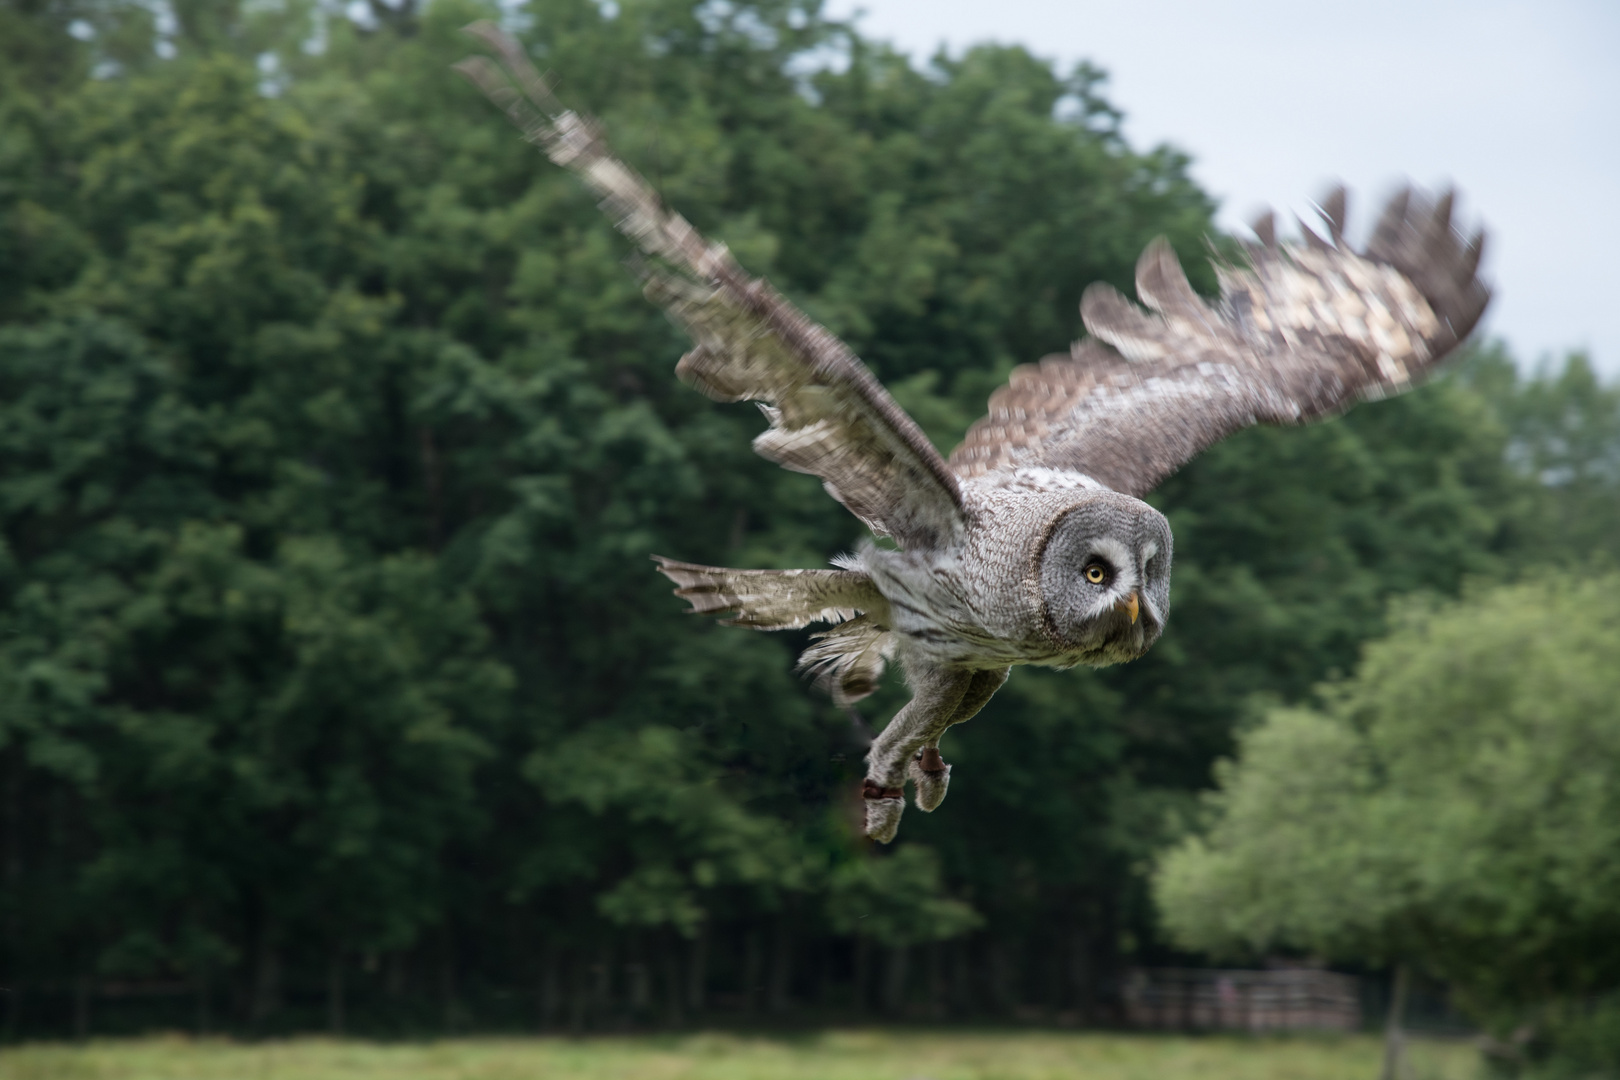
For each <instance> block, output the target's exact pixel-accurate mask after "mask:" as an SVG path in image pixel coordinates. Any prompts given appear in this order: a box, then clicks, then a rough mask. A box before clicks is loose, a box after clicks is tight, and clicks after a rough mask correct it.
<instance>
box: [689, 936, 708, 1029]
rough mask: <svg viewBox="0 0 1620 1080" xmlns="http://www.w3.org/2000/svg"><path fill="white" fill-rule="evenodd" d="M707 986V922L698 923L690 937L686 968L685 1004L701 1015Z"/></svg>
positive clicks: (705, 1002)
mask: <svg viewBox="0 0 1620 1080" xmlns="http://www.w3.org/2000/svg"><path fill="white" fill-rule="evenodd" d="M708 988H709V924H708V923H699V924H698V932H697V937H695V938H693V939H692V960H691V963H690V964H688V965H687V968H686V1004H687V1005H688V1006H690V1007H691V1010H692V1012H694V1013H696V1014H698V1015H700V1016H701V1015H702V1014H703V1009H704V1007H705V1005H707V991H708Z"/></svg>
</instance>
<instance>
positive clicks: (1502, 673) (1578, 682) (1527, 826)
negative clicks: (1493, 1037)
mask: <svg viewBox="0 0 1620 1080" xmlns="http://www.w3.org/2000/svg"><path fill="white" fill-rule="evenodd" d="M1617 650H1620V578H1616V577H1614V576H1613V575H1612V574H1611V575H1596V576H1593V575H1566V576H1563V577H1550V576H1538V577H1535V578H1532V579H1530V580H1527V581H1525V582H1522V583H1519V584H1515V585H1505V586H1497V587H1495V588H1491V589H1482V590H1478V591H1475V592H1474V593H1473V594H1471V595H1470V596H1468V597H1467V598H1466V599H1464V600H1462V601H1457V602H1453V603H1447V604H1440V605H1433V604H1418V603H1412V604H1408V605H1406V606H1405V607H1404V608H1403V609H1402V612H1401V615H1400V618H1399V620H1398V625H1397V629H1396V630H1395V631H1394V632H1393V633H1392V634H1391V635H1390V636H1389V637H1387V638H1385V639H1383V640H1380V641H1378V642H1375V643H1373V644H1371V645H1369V646H1368V647H1367V649H1366V653H1365V657H1364V659H1363V662H1362V664H1361V666H1360V667H1359V669H1358V670H1357V672H1356V674H1355V676H1354V677H1353V678H1351V679H1349V680H1347V681H1346V682H1344V683H1342V684H1339V685H1337V686H1336V687H1334V688H1333V689H1332V690H1331V691H1329V692H1327V693H1326V695H1325V698H1326V705H1325V707H1324V708H1323V709H1321V710H1309V709H1298V708H1296V709H1283V710H1278V711H1275V712H1272V713H1271V714H1270V715H1269V716H1268V717H1267V718H1266V719H1265V721H1264V722H1263V723H1262V724H1261V725H1260V726H1258V727H1256V728H1254V729H1253V730H1252V731H1250V732H1248V733H1247V734H1246V735H1245V736H1244V737H1243V738H1242V740H1241V748H1240V753H1239V755H1238V756H1237V757H1236V758H1235V759H1234V760H1233V761H1232V762H1230V763H1229V764H1227V765H1225V766H1223V767H1222V769H1221V770H1220V771H1219V777H1220V786H1219V789H1218V791H1217V792H1215V793H1214V794H1212V795H1211V796H1210V797H1209V801H1208V804H1207V805H1208V813H1209V822H1208V826H1207V829H1206V830H1205V831H1203V832H1202V833H1201V834H1198V835H1194V836H1191V837H1189V838H1187V839H1186V840H1184V841H1183V842H1182V843H1181V844H1180V845H1179V846H1177V847H1176V848H1174V849H1172V850H1171V851H1170V852H1169V853H1168V854H1167V855H1165V856H1164V858H1163V859H1162V861H1161V862H1160V864H1159V868H1158V871H1157V875H1156V879H1155V888H1156V895H1157V898H1158V901H1159V904H1160V907H1161V910H1162V912H1163V915H1164V919H1165V923H1166V926H1167V927H1168V928H1169V931H1170V933H1171V934H1172V936H1173V937H1174V938H1175V939H1176V940H1177V941H1178V942H1179V943H1181V944H1182V945H1184V946H1185V947H1188V948H1192V949H1198V950H1202V951H1207V952H1211V953H1216V954H1224V955H1234V954H1239V955H1241V954H1251V955H1252V954H1254V953H1256V952H1262V951H1265V950H1267V949H1271V948H1276V947H1292V948H1296V949H1301V950H1305V951H1309V952H1316V953H1319V954H1323V955H1328V956H1335V957H1339V958H1343V959H1355V960H1364V961H1374V962H1379V961H1382V962H1403V963H1412V964H1416V965H1418V966H1420V967H1422V968H1423V969H1425V970H1427V971H1428V972H1430V973H1431V974H1432V975H1434V976H1436V977H1438V978H1441V979H1443V980H1445V981H1446V982H1447V983H1448V984H1449V985H1450V986H1451V987H1452V988H1453V990H1454V992H1455V993H1456V994H1457V997H1458V1000H1459V1001H1460V1002H1462V1003H1463V1004H1464V1005H1465V1007H1467V1008H1468V1009H1469V1010H1470V1011H1472V1012H1473V1013H1474V1014H1475V1015H1476V1016H1478V1017H1479V1018H1480V1019H1481V1020H1483V1021H1486V1022H1488V1023H1490V1024H1492V1026H1494V1027H1497V1028H1498V1029H1500V1030H1502V1031H1504V1032H1505V1031H1506V1030H1509V1029H1511V1028H1512V1027H1513V1026H1514V1025H1516V1024H1517V1023H1519V1022H1521V1021H1522V1020H1523V1019H1524V1018H1525V1016H1526V1015H1530V1016H1536V1015H1537V1014H1538V1011H1540V1012H1542V1013H1543V1014H1544V1015H1545V1016H1547V1017H1550V1019H1551V1021H1552V1022H1553V1023H1554V1024H1557V1023H1561V1022H1564V1021H1565V1019H1566V1018H1565V1016H1564V1013H1565V1012H1567V1010H1569V1009H1572V1008H1578V1007H1579V1006H1580V1002H1581V1001H1582V1000H1583V999H1584V997H1585V996H1586V995H1592V994H1598V993H1604V992H1609V993H1612V992H1613V991H1615V989H1616V988H1617V987H1620V938H1617V936H1616V928H1617V927H1620V904H1617V902H1616V897H1620V862H1617V861H1616V860H1615V858H1614V852H1615V850H1616V847H1617V845H1620V797H1617V794H1616V788H1615V786H1614V784H1613V783H1612V778H1613V775H1614V773H1615V770H1616V768H1617V767H1620V705H1617V704H1616V702H1617V701H1620V694H1617V693H1616V691H1617V689H1620V681H1617V677H1616V673H1615V666H1614V657H1615V655H1616V651H1617ZM1616 1052H1617V1048H1616V1047H1615V1046H1609V1047H1607V1048H1606V1049H1602V1051H1601V1053H1602V1054H1603V1055H1606V1056H1605V1057H1604V1059H1603V1060H1602V1061H1598V1060H1593V1061H1590V1062H1588V1065H1589V1066H1593V1067H1595V1066H1598V1065H1605V1066H1607V1067H1609V1068H1613V1067H1614V1065H1615V1064H1616V1063H1617V1060H1620V1059H1616V1058H1615V1056H1614V1055H1615V1054H1616Z"/></svg>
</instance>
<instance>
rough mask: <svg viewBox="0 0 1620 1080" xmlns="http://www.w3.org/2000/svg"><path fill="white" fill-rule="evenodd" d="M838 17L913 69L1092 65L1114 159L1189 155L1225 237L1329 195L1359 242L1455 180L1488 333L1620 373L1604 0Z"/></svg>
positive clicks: (1619, 134)
mask: <svg viewBox="0 0 1620 1080" xmlns="http://www.w3.org/2000/svg"><path fill="white" fill-rule="evenodd" d="M857 9H864V11H865V12H866V14H865V15H864V16H863V17H862V18H861V19H860V21H859V24H858V25H859V26H860V27H861V29H862V31H863V32H864V33H865V34H866V36H868V37H874V38H880V39H885V40H888V41H890V42H892V43H894V44H895V45H896V46H898V47H899V48H900V49H902V50H903V51H905V52H908V53H910V54H912V55H913V57H914V58H917V59H923V58H926V57H927V56H929V55H931V54H932V53H933V52H934V51H935V50H936V49H937V48H938V47H939V46H940V45H941V44H943V45H945V46H946V47H947V48H948V49H949V50H950V51H951V52H953V53H957V52H960V51H961V50H962V49H963V48H964V47H965V46H968V45H971V44H974V43H976V42H980V41H991V40H993V41H999V42H1003V43H1007V44H1014V43H1016V44H1021V45H1024V46H1025V47H1027V48H1028V49H1030V50H1031V51H1032V52H1034V53H1035V54H1036V55H1038V56H1041V57H1045V58H1048V59H1054V60H1058V61H1060V62H1061V63H1062V64H1063V65H1065V66H1067V65H1069V64H1071V63H1073V62H1074V61H1076V60H1082V59H1085V60H1090V61H1092V62H1094V63H1096V64H1098V65H1100V66H1101V67H1103V68H1104V69H1106V70H1107V71H1108V73H1109V75H1110V79H1109V82H1108V84H1107V87H1106V92H1107V95H1108V97H1109V99H1110V100H1111V101H1112V102H1113V104H1114V105H1115V106H1116V107H1118V108H1120V109H1122V110H1123V111H1124V113H1125V132H1126V135H1127V137H1128V138H1129V139H1130V141H1131V144H1132V145H1133V146H1135V147H1138V148H1147V147H1150V146H1153V145H1156V144H1158V143H1161V142H1168V143H1171V144H1173V145H1175V146H1177V147H1179V148H1181V149H1183V150H1185V151H1187V152H1188V153H1189V154H1191V155H1192V158H1193V175H1194V176H1195V177H1196V178H1197V179H1198V181H1199V182H1200V183H1201V184H1202V185H1203V186H1204V188H1205V189H1206V190H1207V191H1209V192H1210V193H1211V194H1212V195H1214V196H1215V197H1216V198H1217V199H1218V200H1219V201H1220V204H1221V216H1220V220H1221V223H1222V224H1223V225H1226V226H1229V227H1236V226H1239V225H1241V224H1242V223H1244V222H1246V221H1248V220H1250V219H1251V218H1252V216H1253V214H1254V212H1255V211H1256V210H1258V209H1260V208H1261V207H1264V206H1267V205H1270V206H1272V207H1275V208H1276V209H1277V210H1278V211H1279V214H1280V215H1282V214H1284V213H1286V212H1288V211H1293V212H1299V213H1307V212H1308V211H1309V207H1310V200H1311V199H1312V198H1315V197H1317V196H1319V195H1320V194H1321V193H1322V192H1323V191H1324V190H1325V189H1326V187H1327V186H1328V184H1329V183H1330V182H1332V181H1334V180H1342V181H1343V182H1345V183H1346V184H1348V185H1349V186H1350V190H1351V199H1352V201H1351V215H1352V219H1353V220H1352V222H1351V229H1350V232H1351V236H1352V238H1357V237H1359V236H1360V235H1362V234H1363V233H1364V231H1365V229H1366V228H1367V227H1368V226H1369V224H1370V222H1369V221H1368V219H1369V217H1370V216H1371V215H1372V214H1373V212H1374V210H1375V204H1376V203H1377V202H1380V201H1381V200H1382V197H1383V196H1384V195H1385V194H1386V193H1387V192H1388V191H1389V190H1390V189H1391V188H1392V187H1393V186H1394V185H1395V184H1396V183H1398V182H1400V181H1401V180H1403V179H1411V180H1415V181H1417V182H1418V183H1420V184H1423V185H1426V186H1431V187H1432V186H1436V185H1441V184H1446V183H1455V184H1456V185H1457V187H1458V189H1459V191H1460V193H1461V202H1460V209H1461V220H1462V221H1464V222H1467V223H1473V222H1476V221H1483V222H1484V224H1485V225H1486V227H1487V228H1488V230H1489V232H1490V240H1489V247H1488V250H1487V254H1486V260H1485V267H1486V276H1487V277H1489V278H1490V279H1491V281H1492V282H1493V284H1494V285H1495V289H1496V296H1495V299H1494V300H1493V301H1492V305H1491V310H1490V311H1489V312H1488V313H1487V314H1486V324H1485V326H1486V332H1487V333H1491V334H1495V335H1500V336H1502V337H1504V338H1506V339H1507V340H1508V342H1509V344H1510V345H1511V346H1512V348H1513V350H1514V352H1515V353H1516V354H1517V355H1518V356H1519V358H1520V359H1521V360H1522V361H1525V362H1527V363H1532V364H1533V363H1534V362H1535V361H1536V360H1537V359H1538V358H1540V357H1542V356H1544V355H1548V354H1553V355H1555V356H1559V357H1561V356H1562V354H1563V353H1564V352H1566V351H1567V350H1569V349H1571V348H1585V349H1588V350H1590V352H1591V353H1592V355H1593V358H1594V360H1595V361H1596V362H1597V364H1598V365H1599V367H1601V368H1602V369H1603V370H1604V371H1606V372H1607V373H1609V374H1610V375H1620V302H1617V298H1616V296H1615V293H1616V286H1617V284H1620V281H1617V278H1620V275H1617V274H1616V272H1615V271H1614V270H1613V269H1612V267H1614V266H1615V265H1616V260H1617V259H1620V2H1617V0H1536V2H1529V0H1405V2H1400V0H1361V2H1360V3H1357V4H1347V3H1332V4H1327V3H1300V2H1298V0H1295V2H1286V0H1132V2H1126V0H1113V2H1102V0H975V2H971V3H969V2H965V0H828V6H827V11H828V13H829V14H832V15H835V16H840V17H847V16H848V15H850V14H851V13H853V12H854V11H856V10H857ZM1358 211H1359V213H1358ZM1358 226H1359V227H1358Z"/></svg>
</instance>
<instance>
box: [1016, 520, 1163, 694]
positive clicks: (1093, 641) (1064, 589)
mask: <svg viewBox="0 0 1620 1080" xmlns="http://www.w3.org/2000/svg"><path fill="white" fill-rule="evenodd" d="M1171 554H1172V545H1171V539H1170V523H1169V522H1168V521H1166V520H1165V519H1164V515H1163V514H1161V513H1159V512H1158V511H1157V510H1155V509H1153V507H1151V506H1149V505H1148V504H1147V503H1145V502H1143V501H1142V500H1141V499H1133V498H1131V497H1130V496H1129V495H1121V494H1119V493H1117V492H1113V491H1098V492H1092V493H1089V496H1088V498H1087V499H1086V500H1085V501H1084V502H1082V503H1080V504H1079V505H1077V506H1075V507H1074V508H1073V509H1070V510H1068V511H1067V512H1065V513H1063V514H1062V515H1060V516H1059V517H1058V518H1057V520H1056V521H1055V522H1054V523H1053V525H1052V527H1051V528H1050V529H1049V530H1048V531H1047V533H1046V542H1045V544H1043V545H1042V547H1041V550H1040V553H1039V554H1038V556H1037V566H1038V573H1039V580H1040V590H1041V614H1042V617H1043V619H1044V620H1045V623H1046V630H1047V633H1049V634H1051V635H1052V637H1053V638H1054V639H1055V640H1056V641H1057V642H1058V643H1059V644H1061V645H1062V646H1063V647H1064V648H1065V649H1066V650H1070V651H1071V654H1072V655H1073V658H1074V662H1075V663H1079V664H1088V665H1091V666H1095V667H1101V666H1103V665H1106V664H1118V663H1123V662H1124V661H1126V660H1135V659H1136V658H1137V657H1139V656H1141V655H1142V654H1143V653H1145V652H1147V650H1148V648H1149V647H1150V646H1152V644H1153V643H1154V642H1155V641H1157V640H1159V634H1161V633H1162V632H1163V631H1164V623H1165V619H1166V618H1168V617H1169V615H1170V557H1171Z"/></svg>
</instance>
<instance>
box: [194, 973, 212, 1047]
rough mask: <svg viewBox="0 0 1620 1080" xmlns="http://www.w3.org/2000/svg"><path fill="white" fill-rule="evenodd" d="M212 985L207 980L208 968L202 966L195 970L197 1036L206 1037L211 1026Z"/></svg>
mask: <svg viewBox="0 0 1620 1080" xmlns="http://www.w3.org/2000/svg"><path fill="white" fill-rule="evenodd" d="M213 1004H214V1002H213V985H212V983H211V982H210V981H209V978H208V968H207V966H206V965H205V966H203V967H200V968H198V969H197V1034H198V1035H207V1034H208V1029H209V1028H211V1027H212V1026H213V1011H214V1010H213Z"/></svg>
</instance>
